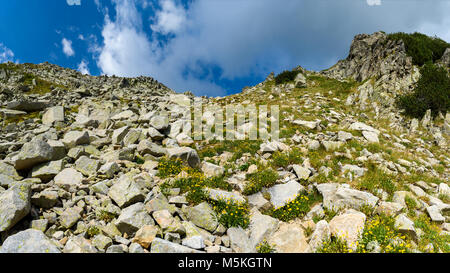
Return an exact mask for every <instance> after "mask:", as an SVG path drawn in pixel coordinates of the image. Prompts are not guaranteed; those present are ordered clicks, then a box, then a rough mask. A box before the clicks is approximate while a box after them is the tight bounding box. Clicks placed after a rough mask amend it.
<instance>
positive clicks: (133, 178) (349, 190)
mask: <svg viewBox="0 0 450 273" xmlns="http://www.w3.org/2000/svg"><path fill="white" fill-rule="evenodd" d="M449 54H450V50H448V49H447V51H446V53H445V54H444V56H443V57H442V58H441V60H440V61H439V62H440V63H441V64H442V65H444V66H447V67H448V66H449V65H448V61H449ZM294 71H295V73H296V77H295V80H293V81H289V82H286V83H279V84H277V83H276V80H275V77H274V75H273V74H271V75H269V77H268V78H267V79H266V80H265V81H264V82H262V83H260V84H258V85H256V86H254V87H250V88H246V89H245V90H243V92H242V93H239V94H235V95H231V96H227V97H223V98H205V97H195V96H193V95H192V94H191V93H189V92H187V93H184V94H176V93H175V92H173V91H172V90H170V89H169V88H167V87H165V86H164V85H163V84H161V83H158V82H157V81H156V80H154V79H152V78H148V77H139V78H120V77H106V76H99V77H93V76H88V75H82V74H80V73H79V72H76V71H73V70H70V69H64V68H61V67H58V66H56V65H51V64H48V63H44V64H39V65H34V64H12V63H7V64H0V98H1V101H2V107H1V109H0V113H1V123H2V125H1V134H0V234H1V238H0V245H1V247H0V253H8V252H57V253H59V252H64V253H74V252H77V253H78V252H84V253H95V252H107V253H112V252H130V253H141V252H151V253H157V252H209V253H211V252H226V253H228V252H449V251H450V224H449V217H450V213H449V212H450V189H449V173H450V172H449V167H450V157H449V147H448V141H449V135H450V127H449V123H450V113H447V115H445V116H444V114H440V115H438V117H437V118H436V119H433V118H432V117H431V113H430V112H428V113H427V114H426V115H425V116H424V118H423V119H421V120H417V119H410V118H407V117H405V116H403V115H402V114H401V113H400V112H399V111H398V110H397V109H396V108H395V106H394V104H393V100H394V99H395V97H396V96H397V95H398V94H401V93H403V92H407V91H409V90H411V89H412V88H413V86H414V83H415V82H417V80H418V78H419V77H420V73H419V69H418V67H417V66H415V65H414V64H413V62H412V60H411V57H409V56H408V55H407V54H406V51H405V45H404V44H403V43H402V42H401V41H392V40H389V39H388V37H387V36H386V35H385V34H384V33H381V32H377V33H374V34H372V35H365V34H363V35H358V36H356V37H355V39H354V41H353V43H352V46H351V49H350V54H349V56H348V57H347V58H346V59H345V60H342V61H339V62H338V63H337V64H336V65H335V66H333V67H331V68H330V69H328V70H325V71H322V72H313V71H307V70H305V69H303V68H301V67H298V68H296V69H294ZM194 102H202V103H203V105H204V106H225V105H230V104H242V105H249V104H251V103H255V104H257V105H279V106H280V124H279V134H280V139H279V140H276V141H275V140H274V141H262V140H235V141H230V140H224V141H220V140H200V141H199V140H195V141H194V140H193V139H192V137H191V136H189V134H186V131H190V130H191V128H192V124H191V120H190V117H191V116H190V110H191V108H190V105H191V104H192V103H194ZM217 118H218V117H217V115H216V113H215V112H213V111H208V110H205V112H204V113H203V118H202V122H203V126H208V125H210V124H213V123H214V120H215V119H217ZM254 125H255V124H252V121H251V120H247V121H246V122H245V123H244V124H243V125H242V126H243V127H251V126H254ZM238 129H242V128H238ZM270 129H271V128H270V126H268V127H267V128H260V131H259V132H260V133H261V132H262V131H264V132H267V131H269V130H270ZM227 133H228V132H227ZM235 134H238V132H235Z"/></svg>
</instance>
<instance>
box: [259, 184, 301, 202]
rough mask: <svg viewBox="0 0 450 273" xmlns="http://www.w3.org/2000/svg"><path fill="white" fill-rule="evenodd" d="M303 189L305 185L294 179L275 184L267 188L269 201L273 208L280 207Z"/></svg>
mask: <svg viewBox="0 0 450 273" xmlns="http://www.w3.org/2000/svg"><path fill="white" fill-rule="evenodd" d="M304 191H305V187H303V186H302V185H300V183H298V182H296V181H294V180H291V181H289V182H287V183H285V184H278V185H275V186H273V187H271V188H269V189H268V190H267V192H268V193H269V194H270V202H271V203H272V204H273V206H274V208H280V207H282V206H284V205H286V204H287V203H288V202H290V201H293V200H294V199H295V198H297V196H298V195H299V194H301V193H302V192H304Z"/></svg>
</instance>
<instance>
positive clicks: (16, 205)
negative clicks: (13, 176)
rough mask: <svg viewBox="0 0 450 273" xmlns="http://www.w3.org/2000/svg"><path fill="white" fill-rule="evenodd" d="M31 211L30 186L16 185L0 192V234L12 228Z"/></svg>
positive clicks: (24, 184) (26, 184) (25, 184)
mask: <svg viewBox="0 0 450 273" xmlns="http://www.w3.org/2000/svg"><path fill="white" fill-rule="evenodd" d="M30 209H31V185H30V184H28V183H17V184H14V185H13V186H12V187H11V188H9V189H8V190H6V191H3V192H0V232H2V231H5V230H8V229H10V228H11V227H13V226H14V225H15V224H16V223H17V222H19V221H20V220H21V219H22V218H24V217H25V216H27V214H28V213H29V212H30Z"/></svg>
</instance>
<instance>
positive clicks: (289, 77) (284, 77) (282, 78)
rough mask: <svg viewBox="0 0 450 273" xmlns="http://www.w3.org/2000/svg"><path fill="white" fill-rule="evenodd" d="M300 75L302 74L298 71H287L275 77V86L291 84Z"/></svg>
mask: <svg viewBox="0 0 450 273" xmlns="http://www.w3.org/2000/svg"><path fill="white" fill-rule="evenodd" d="M298 73H300V71H298V70H297V71H288V70H285V71H283V72H281V73H280V74H278V75H276V76H275V84H283V83H288V82H291V81H293V80H295V77H297V75H298Z"/></svg>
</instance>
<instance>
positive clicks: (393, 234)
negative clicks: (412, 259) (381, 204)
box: [357, 215, 411, 253]
mask: <svg viewBox="0 0 450 273" xmlns="http://www.w3.org/2000/svg"><path fill="white" fill-rule="evenodd" d="M394 222H395V220H394V218H392V217H387V216H384V215H376V216H375V217H374V218H373V219H371V220H369V221H368V222H367V223H366V225H365V227H364V231H363V234H362V236H361V239H360V240H359V241H358V247H357V252H366V251H367V249H366V248H367V244H368V243H370V242H373V241H376V242H378V244H379V246H380V251H381V252H384V253H405V252H408V249H409V248H410V247H411V245H410V244H409V243H407V242H406V240H407V238H406V237H405V236H404V235H402V234H401V233H399V232H398V231H397V230H396V229H395V228H394Z"/></svg>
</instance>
